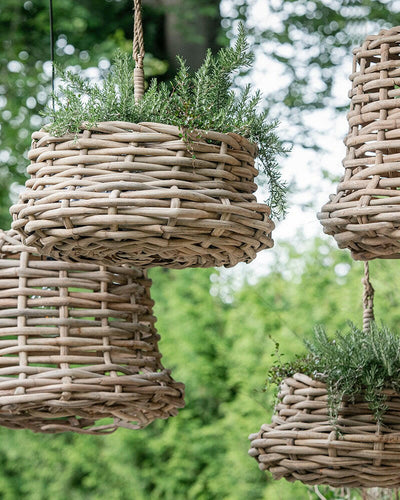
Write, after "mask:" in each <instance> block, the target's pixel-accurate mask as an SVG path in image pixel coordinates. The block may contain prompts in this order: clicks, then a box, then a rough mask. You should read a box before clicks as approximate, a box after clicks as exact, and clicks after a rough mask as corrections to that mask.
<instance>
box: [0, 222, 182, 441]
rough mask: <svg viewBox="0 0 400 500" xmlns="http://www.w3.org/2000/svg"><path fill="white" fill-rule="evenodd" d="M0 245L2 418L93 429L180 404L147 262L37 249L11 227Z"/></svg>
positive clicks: (23, 424)
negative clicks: (143, 266)
mask: <svg viewBox="0 0 400 500" xmlns="http://www.w3.org/2000/svg"><path fill="white" fill-rule="evenodd" d="M0 248H1V250H0V425H3V426H6V427H11V428H14V429H19V428H28V429H31V430H33V431H37V432H50V433H51V432H63V431H75V432H81V433H92V434H99V433H107V432H112V431H113V430H115V429H117V428H118V427H128V428H141V427H144V426H146V425H147V424H149V423H150V422H152V421H153V420H155V419H157V418H163V419H164V418H168V417H169V416H174V415H176V414H177V409H178V408H182V407H183V406H184V401H183V392H184V386H183V384H180V383H177V382H175V381H174V380H173V379H172V378H171V376H170V374H169V371H168V370H165V369H164V368H163V367H162V365H161V362H160V358H161V354H160V352H159V350H158V340H159V335H158V334H157V331H156V329H155V327H154V323H155V321H156V318H155V317H154V316H153V313H152V306H153V301H152V300H151V298H150V285H151V281H150V280H149V279H148V278H147V277H146V274H145V272H144V271H141V270H138V269H135V268H132V267H127V266H125V267H124V266H119V267H117V266H114V267H103V266H100V267H99V266H96V265H94V264H82V263H79V264H70V263H65V262H61V261H56V260H53V259H47V258H45V257H39V256H38V255H37V254H35V253H34V252H33V249H31V248H27V247H25V246H23V245H22V244H21V241H20V237H19V236H18V235H17V234H16V233H15V231H9V232H1V233H0ZM105 417H112V419H113V420H112V421H111V423H110V422H108V421H106V422H105V423H104V425H103V422H98V421H99V420H101V419H104V418H105Z"/></svg>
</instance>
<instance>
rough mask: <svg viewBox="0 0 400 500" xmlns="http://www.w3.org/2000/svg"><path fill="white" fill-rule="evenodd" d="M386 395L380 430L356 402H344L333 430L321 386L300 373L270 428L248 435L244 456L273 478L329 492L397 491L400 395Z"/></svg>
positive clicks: (289, 382) (285, 390)
mask: <svg viewBox="0 0 400 500" xmlns="http://www.w3.org/2000/svg"><path fill="white" fill-rule="evenodd" d="M385 393H386V395H387V411H386V412H385V415H384V417H383V424H382V425H379V424H377V423H376V421H375V418H374V415H373V414H372V412H371V410H370V409H369V407H368V404H367V403H366V402H365V401H361V400H356V402H355V403H351V404H350V403H346V402H343V404H342V408H341V411H340V415H339V418H338V421H337V424H336V425H333V424H332V423H331V421H330V419H329V415H328V401H327V399H328V396H327V388H326V385H325V384H324V383H322V382H319V381H317V380H313V379H312V378H310V377H308V376H306V375H304V374H296V375H294V376H293V378H287V379H285V380H284V381H283V383H282V385H281V390H280V393H279V395H278V401H279V402H278V404H277V406H276V408H275V414H274V416H273V418H272V424H270V425H268V424H265V425H263V426H262V427H261V430H260V431H259V432H258V433H257V434H252V435H250V437H249V438H250V440H251V449H250V451H249V454H250V455H251V456H252V457H254V458H255V459H256V460H257V462H258V463H259V467H260V469H261V470H269V471H270V472H271V473H272V475H273V477H274V479H281V478H285V479H287V480H288V481H296V480H299V481H301V482H302V483H305V484H311V485H315V484H327V485H330V486H333V487H343V486H346V487H350V488H356V487H357V488H358V487H366V488H369V487H375V486H376V487H381V488H394V487H400V467H399V463H400V412H399V410H400V394H398V393H396V392H394V391H385Z"/></svg>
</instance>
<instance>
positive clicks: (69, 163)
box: [11, 122, 274, 268]
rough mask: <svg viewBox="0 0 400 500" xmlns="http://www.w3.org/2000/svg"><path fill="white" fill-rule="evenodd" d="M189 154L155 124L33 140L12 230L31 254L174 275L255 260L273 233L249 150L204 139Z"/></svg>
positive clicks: (228, 140) (218, 137) (239, 143)
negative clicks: (172, 270)
mask: <svg viewBox="0 0 400 500" xmlns="http://www.w3.org/2000/svg"><path fill="white" fill-rule="evenodd" d="M189 149H190V151H189V150H188V145H187V144H186V143H185V142H184V141H183V140H182V138H181V132H180V130H179V129H178V128H177V127H175V126H168V125H162V124H157V123H142V124H133V123H125V122H105V123H99V124H98V125H97V126H96V127H95V128H93V129H91V130H83V131H82V133H80V134H79V136H78V139H77V140H75V139H74V136H63V137H58V138H56V137H52V136H51V135H49V134H48V133H46V132H43V131H41V132H36V133H34V134H33V145H32V149H31V151H30V153H29V158H30V159H31V161H32V163H31V165H30V166H29V167H28V173H29V174H31V178H30V179H29V180H28V181H27V183H26V190H25V191H24V192H23V193H22V195H21V197H20V201H19V203H18V204H17V205H14V206H13V207H12V208H11V213H12V214H13V218H14V222H13V228H14V229H16V230H17V231H19V232H20V233H21V234H22V236H23V238H26V239H25V243H26V244H27V245H30V246H35V247H36V248H37V249H38V250H39V251H40V252H41V253H45V254H47V255H51V256H52V257H54V258H57V259H62V260H66V261H81V262H93V260H96V261H98V262H102V263H106V264H110V263H111V264H113V263H114V264H115V263H119V264H120V263H124V262H129V263H131V264H133V265H138V266H142V267H150V266H155V265H160V266H166V267H172V268H183V267H188V266H190V267H212V266H227V267H230V266H234V265H235V264H237V263H238V262H241V261H244V262H250V261H252V260H253V259H254V258H255V256H256V253H257V252H258V251H260V250H262V249H265V248H270V247H272V246H273V241H272V239H271V237H270V234H271V231H272V229H273V227H274V224H273V223H272V222H271V220H270V219H269V213H270V209H269V207H268V206H267V205H264V204H260V203H257V201H256V198H255V196H254V194H253V193H254V191H255V190H256V187H257V186H256V184H254V182H253V181H254V176H255V175H257V170H256V169H255V168H254V155H255V153H256V151H255V146H254V145H253V144H251V143H249V142H248V141H247V140H246V139H244V138H243V137H241V136H238V135H236V134H233V133H229V134H220V133H217V132H204V133H202V138H201V139H198V140H194V141H193V143H191V144H190V148H189ZM192 155H194V156H195V159H194V158H192Z"/></svg>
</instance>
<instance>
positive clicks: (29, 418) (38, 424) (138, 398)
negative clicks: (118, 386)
mask: <svg viewBox="0 0 400 500" xmlns="http://www.w3.org/2000/svg"><path fill="white" fill-rule="evenodd" d="M37 396H39V398H38V397H37ZM46 397H47V399H46ZM11 398H12V402H11V404H10V403H9V401H10V399H11ZM11 398H10V396H3V397H0V425H1V426H3V427H8V428H11V429H30V430H32V431H34V432H42V433H50V434H54V433H59V432H77V433H80V434H109V433H111V432H114V431H115V430H116V429H118V428H120V427H124V428H128V429H142V428H144V427H146V426H147V425H149V424H150V423H151V422H153V421H154V420H156V419H167V418H169V417H174V416H176V415H177V414H178V409H179V408H183V407H184V406H185V402H184V385H183V384H181V383H179V382H170V383H169V384H165V383H162V384H160V383H158V382H157V381H155V382H154V383H153V384H151V385H145V386H143V387H142V388H141V387H136V388H135V390H133V391H131V392H128V391H127V389H126V388H125V392H122V393H109V392H103V393H101V392H98V393H92V394H87V397H86V398H85V397H84V396H83V397H82V396H81V397H79V396H77V395H74V393H73V392H72V393H68V395H67V398H65V393H59V394H54V399H48V394H47V395H43V399H40V394H38V393H36V394H35V395H34V396H32V399H33V401H30V402H29V401H28V402H26V400H27V399H29V398H30V396H29V395H21V396H11ZM19 399H20V400H21V402H19ZM3 402H4V403H6V404H3Z"/></svg>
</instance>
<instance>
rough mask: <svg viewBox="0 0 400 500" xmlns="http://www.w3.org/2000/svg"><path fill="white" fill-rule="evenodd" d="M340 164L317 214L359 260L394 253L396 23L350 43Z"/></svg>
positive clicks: (398, 164)
mask: <svg viewBox="0 0 400 500" xmlns="http://www.w3.org/2000/svg"><path fill="white" fill-rule="evenodd" d="M350 79H351V81H352V89H351V91H350V94H349V96H350V97H351V106H350V112H349V114H348V121H349V132H348V135H347V137H346V139H345V144H346V146H347V151H346V157H345V159H344V161H343V165H344V168H345V172H344V176H343V178H342V179H341V181H340V183H339V185H338V188H337V194H336V195H331V197H330V200H329V202H328V203H327V204H326V205H324V206H323V207H322V210H321V213H320V214H319V215H318V217H319V219H320V221H321V224H322V225H323V227H324V232H325V233H327V234H330V235H333V236H334V237H335V240H336V242H337V243H338V245H339V247H340V248H349V249H350V250H351V251H352V256H353V257H354V258H355V259H359V260H369V259H374V258H377V257H378V258H399V257H400V192H399V188H400V27H399V26H397V27H395V28H392V29H390V30H383V31H381V32H380V33H379V35H377V36H368V37H367V38H366V40H365V42H364V43H363V44H362V46H361V47H358V48H356V49H354V62H353V73H352V75H351V76H350Z"/></svg>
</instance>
